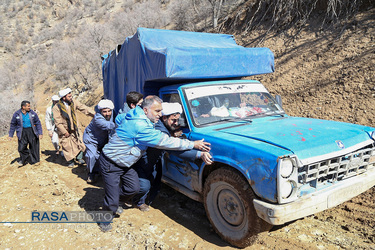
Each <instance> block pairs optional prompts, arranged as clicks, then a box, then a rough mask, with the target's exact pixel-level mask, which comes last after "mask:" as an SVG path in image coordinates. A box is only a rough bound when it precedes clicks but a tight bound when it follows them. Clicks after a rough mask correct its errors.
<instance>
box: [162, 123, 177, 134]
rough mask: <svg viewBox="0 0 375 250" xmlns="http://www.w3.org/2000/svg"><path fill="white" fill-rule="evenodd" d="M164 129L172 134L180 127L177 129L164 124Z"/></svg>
mask: <svg viewBox="0 0 375 250" xmlns="http://www.w3.org/2000/svg"><path fill="white" fill-rule="evenodd" d="M164 125H165V127H166V128H167V129H168V130H169V131H170V132H174V131H176V130H177V129H178V128H179V127H180V126H178V127H174V126H170V125H168V124H167V123H164Z"/></svg>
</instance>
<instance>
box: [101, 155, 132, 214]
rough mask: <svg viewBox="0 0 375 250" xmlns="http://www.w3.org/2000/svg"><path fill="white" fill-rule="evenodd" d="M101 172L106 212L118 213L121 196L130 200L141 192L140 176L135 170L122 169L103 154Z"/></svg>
mask: <svg viewBox="0 0 375 250" xmlns="http://www.w3.org/2000/svg"><path fill="white" fill-rule="evenodd" d="M99 166H100V171H101V174H102V177H103V181H104V191H105V195H104V204H103V210H104V211H112V212H113V213H116V211H117V209H118V206H119V200H120V195H121V198H122V199H123V200H130V199H131V198H132V197H133V196H134V195H135V194H137V193H138V192H139V179H138V174H137V172H136V171H135V170H134V169H133V168H126V167H120V166H118V165H117V164H116V163H114V162H112V161H111V160H110V159H109V158H108V157H107V156H105V155H104V154H103V153H102V154H100V157H99Z"/></svg>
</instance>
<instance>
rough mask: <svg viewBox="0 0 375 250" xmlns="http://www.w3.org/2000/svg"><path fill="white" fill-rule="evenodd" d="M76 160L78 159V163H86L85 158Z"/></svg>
mask: <svg viewBox="0 0 375 250" xmlns="http://www.w3.org/2000/svg"><path fill="white" fill-rule="evenodd" d="M77 161H78V164H85V163H86V162H85V160H83V159H79V160H77Z"/></svg>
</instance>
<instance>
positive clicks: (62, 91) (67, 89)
mask: <svg viewBox="0 0 375 250" xmlns="http://www.w3.org/2000/svg"><path fill="white" fill-rule="evenodd" d="M70 92H72V90H71V89H70V88H66V89H63V90H60V91H59V97H60V98H63V97H64V96H66V95H67V94H69V93H70Z"/></svg>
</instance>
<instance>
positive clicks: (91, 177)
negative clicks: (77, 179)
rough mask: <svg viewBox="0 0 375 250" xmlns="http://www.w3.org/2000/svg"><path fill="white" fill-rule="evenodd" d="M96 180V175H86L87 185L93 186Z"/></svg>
mask: <svg viewBox="0 0 375 250" xmlns="http://www.w3.org/2000/svg"><path fill="white" fill-rule="evenodd" d="M97 180H98V176H97V175H96V174H93V173H89V174H88V175H87V181H86V182H87V183H88V184H93V183H95V182H96V181H97Z"/></svg>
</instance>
